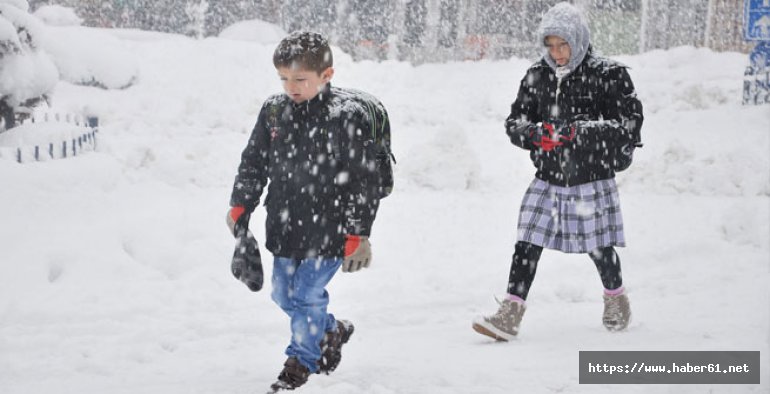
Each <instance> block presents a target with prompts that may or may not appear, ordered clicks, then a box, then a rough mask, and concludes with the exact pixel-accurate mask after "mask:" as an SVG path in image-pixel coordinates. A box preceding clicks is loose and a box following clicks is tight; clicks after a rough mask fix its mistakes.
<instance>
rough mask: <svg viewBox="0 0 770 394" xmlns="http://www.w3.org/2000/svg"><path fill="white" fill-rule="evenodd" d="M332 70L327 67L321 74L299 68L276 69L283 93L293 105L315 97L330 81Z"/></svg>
mask: <svg viewBox="0 0 770 394" xmlns="http://www.w3.org/2000/svg"><path fill="white" fill-rule="evenodd" d="M333 75H334V69H333V68H331V67H329V68H327V69H326V70H323V71H322V72H321V74H318V73H316V72H315V71H309V70H305V69H303V68H301V67H278V76H279V77H280V78H281V83H283V91H284V92H286V94H287V95H288V96H289V97H290V98H291V99H292V101H294V102H295V103H301V102H303V101H307V100H310V99H312V98H313V97H315V96H316V95H317V94H318V92H320V91H321V90H322V89H323V88H324V86H325V85H326V84H327V83H328V82H329V81H330V80H331V79H332V76H333Z"/></svg>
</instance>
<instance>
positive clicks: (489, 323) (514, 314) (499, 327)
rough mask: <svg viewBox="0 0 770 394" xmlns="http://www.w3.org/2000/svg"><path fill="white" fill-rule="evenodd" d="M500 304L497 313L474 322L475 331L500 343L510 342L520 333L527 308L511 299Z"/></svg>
mask: <svg viewBox="0 0 770 394" xmlns="http://www.w3.org/2000/svg"><path fill="white" fill-rule="evenodd" d="M498 303H499V304H500V308H499V309H498V310H497V313H495V314H494V315H492V316H485V317H480V318H477V319H476V320H474V321H473V329H474V330H476V332H478V333H479V334H482V335H486V336H488V337H491V338H494V339H496V340H498V341H509V340H511V339H514V338H515V337H516V335H517V334H518V333H519V325H520V324H521V318H522V316H524V311H525V310H526V309H527V308H526V306H525V305H524V304H523V303H521V302H517V301H513V300H509V299H505V300H503V301H498Z"/></svg>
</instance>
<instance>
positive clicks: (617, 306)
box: [602, 291, 631, 331]
mask: <svg viewBox="0 0 770 394" xmlns="http://www.w3.org/2000/svg"><path fill="white" fill-rule="evenodd" d="M629 321H631V304H630V303H629V302H628V296H627V295H626V293H625V291H624V292H622V293H620V294H617V295H608V294H604V314H603V315H602V323H603V324H604V327H605V328H607V330H610V331H620V330H623V329H625V328H626V327H628V323H629Z"/></svg>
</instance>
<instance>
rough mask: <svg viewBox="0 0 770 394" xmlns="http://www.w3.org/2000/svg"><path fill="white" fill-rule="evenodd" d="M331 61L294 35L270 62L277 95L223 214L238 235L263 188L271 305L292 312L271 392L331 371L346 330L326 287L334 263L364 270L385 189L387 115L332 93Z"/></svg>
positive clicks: (309, 38)
mask: <svg viewBox="0 0 770 394" xmlns="http://www.w3.org/2000/svg"><path fill="white" fill-rule="evenodd" d="M332 63H333V61H332V52H331V49H330V48H329V43H328V42H327V40H326V39H325V38H324V37H323V36H321V35H320V34H317V33H310V32H297V33H293V34H291V35H289V36H288V37H286V38H284V39H283V40H282V41H281V42H280V44H279V45H278V47H277V48H276V50H275V53H274V55H273V64H274V66H275V68H276V70H277V71H278V75H279V77H280V79H281V81H282V83H283V89H284V94H276V95H273V96H271V97H269V98H268V99H267V100H266V101H265V103H264V105H263V106H262V110H261V112H260V114H259V118H258V120H257V124H256V126H255V127H254V130H253V132H252V134H251V137H250V139H249V142H248V145H247V146H246V148H245V150H244V151H243V155H242V158H241V164H240V166H239V168H238V175H237V176H236V178H235V184H234V186H233V191H232V197H231V200H230V206H231V207H232V208H231V209H230V211H229V212H228V215H227V220H228V225H229V226H230V229H231V231H232V232H233V234H238V233H241V232H242V231H243V229H244V228H246V227H247V226H248V220H249V215H250V213H251V212H252V211H253V210H254V209H255V208H256V206H257V205H258V204H259V199H260V196H261V195H262V192H263V190H264V188H265V186H267V196H266V198H265V200H264V205H265V206H266V209H267V220H266V226H265V227H266V239H267V241H266V242H267V243H266V245H267V249H268V250H270V251H271V252H272V253H273V255H274V264H273V274H272V286H273V290H272V299H273V300H274V301H275V302H276V303H277V304H278V306H279V307H281V309H283V311H284V312H286V314H287V315H289V318H290V319H291V333H292V336H291V342H290V344H289V346H288V348H287V349H286V355H287V356H288V359H287V360H286V362H285V364H284V368H283V371H282V372H281V373H280V375H279V376H278V381H277V382H275V383H274V384H273V385H272V386H271V389H272V390H273V391H274V392H275V391H280V390H293V389H295V388H297V387H300V386H302V385H303V384H304V383H305V382H306V381H307V379H308V376H309V374H311V373H326V374H328V373H330V372H332V371H334V369H335V368H337V365H338V364H339V362H340V359H341V356H342V354H341V348H342V345H343V344H344V343H346V342H347V341H348V339H349V338H350V335H351V334H352V333H353V325H352V324H350V322H347V321H344V320H337V319H335V318H334V316H333V315H331V314H329V313H327V311H326V307H327V305H328V303H329V295H328V292H327V291H326V289H325V286H326V285H327V283H329V281H330V280H331V279H332V277H333V276H334V274H335V273H336V271H337V269H338V268H339V267H340V266H342V271H343V272H355V271H358V270H359V269H361V268H366V267H368V266H369V264H370V263H371V259H372V257H371V245H370V243H369V239H368V238H369V234H370V233H371V229H372V224H373V222H374V219H375V215H376V214H377V208H378V206H379V200H380V198H383V197H385V196H386V195H387V194H388V193H389V192H390V189H391V187H392V173H391V172H390V158H391V155H390V152H389V146H390V141H389V138H385V139H382V138H376V136H378V135H379V136H380V137H382V136H388V137H389V135H390V134H389V133H390V129H389V128H390V125H389V122H388V117H387V112H386V111H385V108H384V107H383V106H382V104H381V103H380V102H379V101H378V100H377V99H375V98H374V97H372V96H370V95H368V94H366V93H363V92H358V91H353V90H349V89H340V88H336V87H331V84H330V80H331V78H332V76H333V75H334V69H333V68H332ZM378 133H379V134H378ZM268 180H269V181H270V183H269V185H268ZM234 272H235V270H234ZM236 276H238V274H236ZM241 279H242V278H241ZM242 280H243V279H242Z"/></svg>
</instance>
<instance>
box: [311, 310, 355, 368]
mask: <svg viewBox="0 0 770 394" xmlns="http://www.w3.org/2000/svg"><path fill="white" fill-rule="evenodd" d="M354 329H355V327H354V326H353V323H351V322H349V321H347V320H337V329H336V330H334V331H329V332H327V333H326V334H325V335H324V338H323V339H322V340H321V359H320V360H318V373H323V374H326V375H328V374H330V373H332V372H334V370H335V369H337V366H339V365H340V361H342V345H344V344H346V343H348V341H349V340H350V336H351V335H353V330H354Z"/></svg>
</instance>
